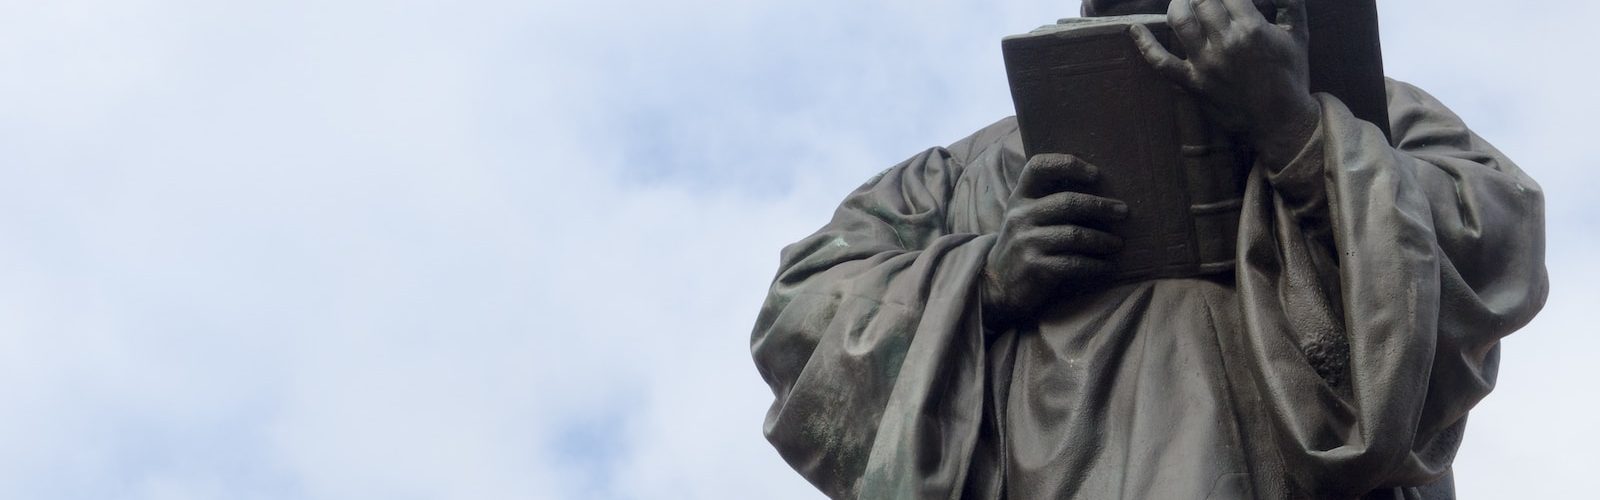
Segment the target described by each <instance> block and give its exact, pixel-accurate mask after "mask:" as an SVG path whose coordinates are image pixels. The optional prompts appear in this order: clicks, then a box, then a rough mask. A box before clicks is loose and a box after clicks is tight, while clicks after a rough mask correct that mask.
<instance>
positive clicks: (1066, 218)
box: [1022, 191, 1128, 227]
mask: <svg viewBox="0 0 1600 500" xmlns="http://www.w3.org/2000/svg"><path fill="white" fill-rule="evenodd" d="M1022 217H1023V218H1024V220H1026V221H1027V222H1028V223H1030V224H1032V225H1033V226H1034V227H1043V226H1053V225H1058V224H1090V225H1098V226H1103V225H1105V224H1109V223H1112V222H1117V221H1121V220H1123V219H1127V218H1128V205H1127V204H1126V203H1123V202H1121V201H1118V200H1113V199H1111V198H1106V197H1101V196H1095V195H1092V194H1085V193H1078V192H1072V191H1065V192H1060V193H1055V194H1052V195H1049V196H1045V197H1043V198H1039V199H1038V200H1036V201H1035V203H1033V204H1032V205H1031V206H1029V207H1028V209H1027V211H1025V212H1024V213H1023V214H1022Z"/></svg>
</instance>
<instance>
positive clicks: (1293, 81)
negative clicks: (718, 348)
mask: <svg viewBox="0 0 1600 500" xmlns="http://www.w3.org/2000/svg"><path fill="white" fill-rule="evenodd" d="M1302 1H1303V0H1257V1H1256V2H1252V0H1171V1H1170V6H1169V5H1168V3H1169V2H1168V1H1166V0H1121V1H1118V0H1087V1H1086V2H1085V5H1084V9H1083V10H1084V14H1085V15H1116V14H1132V13H1163V12H1164V13H1166V14H1167V16H1168V21H1169V24H1170V25H1171V26H1172V27H1173V29H1174V34H1175V37H1176V38H1177V41H1178V42H1180V43H1182V45H1183V47H1184V48H1185V50H1186V52H1187V54H1188V58H1187V59H1180V58H1178V57H1174V56H1173V55H1172V54H1170V53H1168V52H1167V51H1166V50H1165V49H1163V48H1162V46H1161V45H1160V44H1159V43H1156V42H1155V41H1154V40H1152V38H1151V37H1150V34H1149V33H1148V32H1145V31H1140V30H1134V31H1133V32H1132V33H1130V36H1133V37H1134V38H1135V39H1136V41H1137V43H1138V44H1139V47H1140V49H1141V51H1142V52H1143V53H1144V55H1145V58H1146V59H1147V60H1148V62H1149V63H1150V64H1152V65H1153V66H1154V67H1155V68H1156V69H1157V70H1159V71H1160V72H1161V73H1163V74H1164V75H1167V76H1168V77H1170V78H1171V79H1173V80H1174V81H1176V82H1178V83H1180V84H1182V85H1184V86H1185V87H1187V88H1189V89H1190V90H1191V91H1193V93H1194V94H1196V95H1197V96H1199V97H1200V98H1201V99H1203V100H1205V101H1207V102H1208V103H1209V104H1210V105H1211V107H1213V108H1215V109H1216V110H1217V111H1219V113H1220V115H1221V116H1223V117H1224V118H1225V120H1224V121H1225V122H1227V123H1229V124H1231V126H1232V128H1233V130H1234V132H1235V133H1236V134H1237V136H1238V137H1239V138H1241V140H1242V141H1243V142H1245V143H1247V145H1248V146H1249V147H1250V148H1251V149H1253V150H1254V151H1255V152H1256V157H1255V163H1254V167H1253V169H1252V171H1251V173H1250V176H1249V180H1248V182H1247V188H1246V191H1245V197H1244V206H1243V209H1242V213H1241V215H1240V220H1239V235H1238V239H1237V246H1238V250H1237V265H1236V268H1235V270H1234V272H1232V273H1228V274H1224V275H1220V276H1211V277H1201V278H1191V279H1159V280H1147V281H1141V282H1136V283H1110V284H1107V282H1106V281H1105V280H1103V279H1101V278H1102V277H1103V276H1105V274H1106V273H1107V272H1109V270H1108V266H1107V265H1106V264H1105V260H1104V257H1105V256H1106V255H1109V254H1110V253H1112V252H1115V251H1116V250H1117V248H1118V247H1119V245H1120V240H1119V239H1118V237H1117V235H1115V234H1112V233H1111V232H1109V231H1106V230H1105V224H1106V223H1107V222H1109V221H1115V220H1118V219H1119V218H1121V217H1123V216H1124V215H1125V213H1126V211H1127V207H1125V206H1124V205H1122V204H1121V203H1120V202H1119V201H1117V200H1112V199H1106V198H1100V197H1096V196H1093V195H1089V194H1084V193H1082V192H1080V191H1086V189H1082V188H1083V187H1086V186H1091V185H1092V184H1093V183H1094V182H1096V178H1097V177H1098V175H1099V172H1098V171H1097V169H1096V168H1095V166H1093V165H1089V164H1087V163H1085V162H1083V161H1081V160H1079V159H1077V158H1074V157H1072V156H1070V155H1039V156H1036V157H1033V158H1025V157H1024V156H1023V153H1022V147H1021V142H1020V139H1019V135H1018V133H1017V127H1016V124H1015V121H1014V120H1013V119H1009V118H1008V119H1005V120H1001V121H1000V122H998V123H995V124H993V125H990V126H988V127H986V128H984V129H982V130H980V131H978V132H977V133H975V134H973V135H972V136H970V137H968V138H966V139H963V140H961V141H958V142H956V143H955V144H952V145H950V146H949V147H944V148H933V149H929V150H927V151H925V152H923V153H921V154H918V155H916V156H915V157H913V158H911V159H909V160H907V161H905V162H904V163H901V164H899V165H897V166H894V167H893V168H890V169H889V170H887V171H885V172H883V173H882V174H880V175H878V176H877V177H874V178H873V179H871V180H870V181H868V182H867V183H866V184H865V185H864V186H862V187H861V188H860V189H858V190H856V191H855V192H854V193H852V194H850V196H849V197H848V198H847V199H846V200H845V201H844V202H843V204H842V205H841V206H840V207H839V208H838V211H837V212H836V213H835V215H834V218H833V220H832V221H831V222H830V223H829V224H828V225H826V226H824V227H823V228H822V229H820V230H819V231H817V232H816V233H815V234H813V235H811V236H810V237H807V238H806V239H804V240H801V241H800V242H798V243H795V244H793V245H791V246H789V247H788V248H786V249H785V250H784V252H783V255H782V264H781V268H780V270H779V272H778V275H777V278H776V279H775V280H774V282H773V285H772V288H771V292H770V295H769V296H768V298H767V301H766V304H765V305H764V307H763V309H762V311H761V315H760V317H759V319H758V322H757V324H756V327H755V331H754V333H753V336H752V339H751V349H752V351H753V354H754V356H755V360H756V364H757V366H758V367H759V369H760V371H761V374H762V376H763V377H765V379H766V381H767V383H768V384H770V385H771V387H772V389H773V391H774V393H775V395H776V401H775V402H774V403H773V406H772V408H771V411H770V412H769V413H768V415H767V419H766V424H765V432H766V435H767V437H768V439H769V440H770V441H771V442H772V444H773V445H774V446H775V447H776V448H777V449H778V451H779V452H780V453H781V454H782V456H783V457H784V458H785V459H786V460H787V461H788V462H789V463H790V464H791V465H792V466H794V467H795V469H797V470H798V471H799V472H800V473H801V474H803V475H804V476H805V477H806V478H807V479H809V480H810V481H811V482H812V483H813V484H814V485H816V486H817V487H818V488H820V489H821V490H823V491H824V492H825V493H827V494H828V495H829V496H832V497H835V498H858V497H859V498H874V499H877V498H978V499H997V498H1022V499H1033V498H1049V499H1056V498H1082V499H1189V498H1192V499H1206V498H1222V499H1234V498H1429V499H1434V498H1453V497H1454V492H1453V486H1452V484H1453V483H1452V478H1451V470H1450V464H1451V461H1452V459H1453V458H1454V455H1455V452H1456V449H1457V448H1458V447H1459V445H1460V443H1461V439H1462V435H1463V429H1464V427H1465V425H1466V416H1467V412H1468V410H1470V409H1471V408H1472V406H1473V405H1474V404H1476V403H1477V402H1478V401H1479V400H1480V399H1481V398H1483V397H1484V396H1485V395H1486V394H1488V393H1489V391H1490V390H1491V389H1492V388H1493V386H1494V380H1495V373H1496V368H1497V364H1498V359H1499V347H1498V345H1499V340H1500V339H1501V338H1502V337H1504V336H1505V335H1508V334H1510V333H1512V332H1513V331H1515V330H1517V329H1518V328H1520V327H1522V326H1523V325H1525V324H1526V323H1527V322H1528V321H1530V320H1531V319H1532V317H1533V316H1534V314H1535V313H1537V312H1538V311H1539V309H1540V308H1541V307H1542V305H1543V303H1544V299H1545V295H1546V292H1547V283H1546V277H1545V269H1544V229H1543V228H1544V221H1543V199H1542V195H1541V192H1540V188H1539V186H1538V184H1536V183H1535V182H1534V181H1533V179H1531V178H1529V177H1528V176H1527V175H1526V174H1524V173H1523V172H1522V171H1521V170H1520V169H1518V168H1517V166H1516V165H1514V164H1513V163H1512V162H1511V160H1509V159H1507V158H1506V157H1505V156H1504V155H1502V154H1501V153H1500V152H1499V151H1497V150H1495V148H1494V147H1493V146H1490V145H1489V144H1488V143H1486V142H1484V141H1483V139H1481V138H1479V137H1478V136H1477V135H1475V134H1473V133H1472V132H1471V131H1470V130H1468V129H1467V127H1466V126H1465V125H1464V124H1462V122H1461V120H1460V119H1459V118H1457V117H1456V116H1455V115H1454V114H1453V113H1451V112H1450V111H1449V110H1448V109H1446V108H1445V107H1444V106H1443V105H1442V104H1440V103H1439V102H1438V101H1436V100H1434V99H1433V98H1432V97H1431V96H1429V95H1428V94H1426V93H1424V92H1423V91H1421V90H1419V89H1417V88H1415V87H1412V86H1410V85H1408V84H1405V83H1401V82H1397V81H1393V80H1391V81H1389V82H1388V95H1389V103H1388V106H1389V112H1390V116H1389V120H1390V125H1391V127H1392V139H1390V138H1387V137H1385V135H1384V134H1383V132H1382V131H1380V129H1379V128H1378V127H1376V126H1374V125H1372V124H1371V123H1368V122H1365V121H1362V120H1360V119H1357V118H1356V117H1355V116H1354V115H1352V113H1351V112H1350V111H1349V110H1348V109H1347V107H1346V106H1345V105H1344V104H1343V103H1341V102H1340V101H1339V100H1338V99H1337V98H1334V97H1332V96H1329V95H1326V94H1312V93H1310V92H1308V91H1307V90H1306V89H1307V88H1308V82H1307V79H1308V77H1307V57H1306V49H1305V47H1306V26H1305V23H1304V19H1305V15H1304V7H1303V5H1302V4H1301V2H1302ZM1254 3H1262V4H1269V5H1265V7H1268V8H1267V10H1266V11H1267V12H1276V13H1277V15H1276V16H1273V17H1275V19H1271V20H1269V19H1268V16H1264V15H1263V14H1262V13H1261V11H1260V10H1258V6H1257V5H1254ZM1075 187H1076V189H1075Z"/></svg>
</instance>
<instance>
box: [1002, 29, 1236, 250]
mask: <svg viewBox="0 0 1600 500" xmlns="http://www.w3.org/2000/svg"><path fill="white" fill-rule="evenodd" d="M1134 23H1138V24H1143V25H1145V26H1146V27H1148V28H1150V30H1151V32H1152V33H1154V34H1155V35H1156V37H1157V38H1158V39H1160V40H1161V41H1162V42H1163V44H1165V45H1167V46H1168V47H1169V49H1171V50H1173V51H1174V53H1175V54H1177V55H1179V56H1180V57H1181V56H1182V55H1183V53H1182V51H1181V47H1178V46H1176V45H1177V44H1175V43H1171V37H1172V33H1171V30H1170V29H1169V28H1168V27H1167V25H1166V16H1159V15H1140V16H1116V17H1097V18H1078V19H1066V20H1063V21H1062V22H1061V23H1060V24H1056V25H1052V26H1045V27H1043V28H1040V29H1038V30H1035V31H1033V32H1031V33H1027V34H1023V35H1016V36H1011V37H1007V38H1006V39H1004V40H1003V41H1002V42H1001V45H1002V49H1003V51H1004V54H1005V62H1006V68H1007V73H1008V75H1009V77H1010V83H1011V93H1012V100H1013V102H1014V103H1015V105H1016V112H1017V122H1018V125H1019V126H1020V128H1021V133H1022V143H1023V148H1024V151H1025V153H1026V154H1027V155H1029V156H1032V155H1035V154H1039V153H1069V154H1073V155H1076V156H1078V157H1079V158H1082V159H1083V160H1085V161H1087V162H1089V163H1092V164H1094V165H1096V166H1098V167H1100V171H1101V180H1100V183H1099V185H1097V186H1095V188H1094V189H1091V190H1089V191H1090V192H1091V193H1093V194H1098V195H1101V196H1107V197H1111V198H1116V199H1119V200H1122V201H1124V202H1126V203H1127V204H1128V207H1129V217H1128V219H1127V220H1125V221H1123V222H1120V223H1117V224H1114V225H1112V227H1110V228H1109V229H1110V230H1111V231H1112V232H1114V233H1116V234H1118V235H1120V236H1122V238H1123V240H1124V242H1125V245H1124V248H1123V250H1122V251H1121V252H1119V253H1118V254H1117V255H1114V256H1113V257H1112V259H1111V260H1112V261H1113V263H1114V264H1116V265H1117V268H1118V276H1117V278H1118V280H1119V281H1137V280H1142V279H1153V278H1182V277H1192V276H1199V275H1207V274H1216V273H1221V272H1226V271H1228V270H1231V269H1232V268H1233V259H1234V248H1235V242H1234V240H1235V238H1236V235H1237V233H1238V217H1239V208H1240V204H1241V197H1242V195H1243V186H1244V178H1245V176H1246V175H1247V174H1248V172H1249V167H1250V164H1249V158H1248V155H1247V154H1245V153H1244V152H1242V150H1241V149H1240V148H1236V147H1235V145H1234V144H1233V143H1232V142H1231V141H1230V140H1229V138H1228V136H1227V134H1225V133H1224V132H1222V130H1221V128H1220V127H1218V126H1216V125H1215V124H1213V123H1211V122H1210V121H1209V120H1208V119H1207V118H1206V117H1205V115H1204V113H1202V112H1201V111H1200V108H1199V103H1198V102H1196V101H1195V99H1194V98H1193V97H1192V96H1191V95H1189V94H1188V93H1187V92H1186V91H1184V90H1183V89H1182V88H1180V87H1179V86H1178V85H1176V84H1174V83H1172V82H1170V81H1168V80H1167V79H1166V78H1164V77H1162V76H1161V75H1160V74H1158V73H1156V71H1155V70H1154V69H1152V68H1151V67H1150V66H1149V64H1148V63H1147V62H1146V61H1145V60H1144V57H1143V56H1142V55H1141V54H1140V53H1139V51H1138V49H1137V47H1135V45H1134V43H1133V40H1132V38H1131V37H1129V36H1128V33H1127V30H1128V26H1129V25H1131V24H1134Z"/></svg>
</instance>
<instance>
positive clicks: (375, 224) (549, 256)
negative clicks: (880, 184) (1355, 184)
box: [0, 0, 1600, 500]
mask: <svg viewBox="0 0 1600 500" xmlns="http://www.w3.org/2000/svg"><path fill="white" fill-rule="evenodd" d="M1542 4H1543V5H1548V6H1549V7H1545V8H1542V9H1541V12H1542V13H1541V14H1538V15H1535V14H1512V13H1507V12H1504V11H1503V10H1502V9H1503V6H1504V5H1508V4H1507V3H1506V2H1489V1H1486V0H1453V1H1446V0H1406V1H1405V2H1397V1H1391V2H1384V3H1383V6H1382V8H1383V14H1384V34H1385V36H1386V47H1385V48H1386V56H1387V58H1388V63H1389V64H1388V71H1389V73H1390V74H1391V75H1392V76H1395V77H1398V78H1401V79H1405V80H1408V81H1411V82H1413V83H1416V84H1418V85H1420V86H1422V87H1423V88H1425V89H1427V90H1429V91H1431V92H1432V93H1434V94H1435V95H1437V96H1438V97H1439V98H1440V99H1442V100H1443V101H1444V102H1445V103H1446V104H1448V105H1450V106H1451V107H1453V108H1454V109H1455V110H1456V111H1457V112H1459V113H1460V114H1461V115H1462V116H1463V117H1464V118H1465V119H1466V121H1467V122H1468V123H1469V124H1471V125H1472V126H1473V127H1474V128H1475V129H1476V130H1477V131H1478V132H1479V133H1480V134H1482V135H1483V136H1485V137H1486V138H1488V139H1489V140H1490V141H1491V142H1493V143H1495V144H1496V145H1498V146H1500V147H1501V148H1502V149H1503V150H1505V151H1506V152H1507V153H1508V154H1509V155H1510V156H1511V157H1512V158H1513V159H1515V160H1517V161H1518V162H1519V163H1520V164H1521V165H1522V167H1523V168H1524V169H1526V170H1527V171H1528V172H1530V173H1531V174H1532V175H1533V176H1534V177H1535V178H1536V179H1538V180H1539V181H1540V182H1541V183H1542V184H1543V185H1544V187H1545V188H1546V193H1547V198H1548V211H1549V214H1548V215H1549V233H1550V238H1549V240H1550V248H1549V258H1550V260H1549V266H1550V268H1551V271H1552V274H1553V283H1552V285H1553V292H1552V296H1551V300H1550V303H1549V306H1547V308H1546V311H1545V313H1544V314H1543V315H1542V316H1541V317H1540V318H1539V319H1538V320H1537V321H1536V322H1535V323H1534V325H1532V326H1531V327H1529V328H1528V329H1526V330H1524V331H1523V332H1521V333H1518V334H1517V335H1515V336H1513V337H1511V338H1510V339H1509V340H1507V342H1506V344H1505V351H1504V360H1503V365H1502V376H1501V386H1500V388H1499V390H1497V391H1496V393H1495V394H1493V395H1491V396H1490V397H1489V399H1487V400H1486V401H1485V402H1484V403H1482V404H1481V405H1480V407H1479V410H1478V411H1476V412H1474V415H1473V417H1472V424H1471V426H1470V427H1469V431H1468V438H1467V443H1466V445H1465V446H1464V447H1463V450H1462V452H1461V456H1460V458H1459V459H1458V461H1457V465H1458V480H1459V484H1460V489H1461V497H1462V498H1464V499H1474V498H1477V499H1496V498H1522V497H1533V496H1537V495H1536V494H1537V493H1545V494H1548V495H1549V497H1555V498H1561V497H1567V496H1570V495H1569V494H1570V493H1572V492H1576V491H1589V490H1591V489H1592V488H1589V487H1587V481H1586V480H1587V479H1588V477H1587V475H1588V474H1590V473H1591V471H1593V470H1595V469H1596V468H1600V459H1597V458H1595V454H1594V453H1593V452H1592V450H1594V449H1597V448H1600V437H1596V436H1595V434H1594V433H1593V432H1591V431H1590V430H1589V428H1590V426H1591V425H1592V424H1591V422H1592V420H1593V415H1595V414H1596V412H1597V411H1600V403H1597V401H1596V399H1595V397H1594V396H1590V395H1589V394H1591V393H1594V392H1595V391H1593V390H1592V387H1593V386H1594V385H1595V384H1594V382H1595V378H1596V376H1595V372H1594V370H1593V369H1592V368H1591V367H1592V366H1593V365H1594V364H1595V363H1593V362H1591V361H1589V360H1588V359H1587V358H1588V357H1590V356H1593V355H1594V354H1593V353H1597V352H1600V340H1597V338H1596V335H1594V333H1595V331H1596V328H1595V327H1593V326H1591V325H1592V318H1590V317H1589V316H1588V313H1590V312H1591V311H1592V310H1593V309H1594V307H1595V306H1597V305H1600V264H1597V263H1594V262H1589V261H1587V260H1586V257H1588V256H1590V255H1593V254H1594V250H1593V249H1594V248H1596V246H1597V244H1600V241H1597V231H1596V230H1597V228H1600V223H1597V222H1596V220H1597V219H1596V218H1597V217H1600V201H1597V200H1600V196H1597V194H1596V193H1597V188H1600V182H1597V181H1600V172H1597V168H1596V167H1600V153H1597V152H1596V151H1597V150H1596V149H1595V148H1593V147H1591V146H1590V143H1592V142H1593V141H1594V139H1593V138H1591V137H1590V136H1591V135H1592V132H1593V131H1594V129H1595V127H1594V126H1593V125H1591V123H1592V122H1593V120H1594V118H1593V117H1596V116H1600V101H1597V100H1596V98H1595V96H1594V94H1595V93H1594V91H1593V89H1592V88H1593V86H1594V82H1595V81H1596V76H1597V75H1600V72H1597V71H1596V70H1595V69H1593V63H1592V62H1590V61H1588V60H1587V58H1586V57H1584V56H1582V54H1585V53H1587V52H1590V50H1589V49H1588V48H1587V47H1589V46H1590V45H1592V43H1593V42H1592V38H1593V37H1592V36H1591V33H1590V32H1591V31H1592V30H1589V29H1587V28H1586V27H1584V26H1583V25H1582V23H1583V22H1584V20H1588V19H1596V18H1600V5H1597V4H1595V3H1594V2H1590V1H1587V0H1554V1H1549V2H1543V3H1542ZM1076 11H1077V7H1076V4H1075V3H1073V2H1069V1H1043V0H1023V1H1015V2H993V1H963V2H949V3H940V4H930V3H927V2H913V1H909V0H889V1H871V2H862V1H853V2H846V1H842V0H823V1H811V2H776V1H768V0H750V1H744V2H718V1H710V0H687V1H681V2H643V1H632V0H609V1H591V2H533V3H528V2H512V1H501V0H452V1H445V0H403V1H394V0H390V1H377V0H347V1H309V0H276V1H231V2H201V1H196V0H124V1H85V0H51V1H48V2H40V1H19V0H0V498H8V499H9V498H17V499H107V498H117V499H150V500H169V499H171V500H177V499H245V500H248V499H338V500H348V499H385V500H387V499H472V500H480V499H566V498H573V499H587V498H616V499H743V498H774V499H784V498H794V499H808V498H818V495H817V494H815V493H814V492H813V491H812V490H811V489H810V488H809V486H808V485H806V484H805V482H804V481H802V480H801V479H799V477H798V476H797V475H795V474H794V473H793V472H791V471H790V470H789V469H788V467H787V466H786V465H785V464H783V462H782V461H781V460H780V459H779V458H778V457H777V455H776V454H775V453H774V452H772V451H771V449H770V448H769V447H768V446H767V445H766V443H765V442H764V441H763V440H762V438H761V434H760V429H761V419H762V415H763V413H764V411H765V410H766V406H767V404H768V403H770V401H771V394H770V392H769V391H768V389H767V388H766V386H765V385H764V384H763V383H762V382H761V380H760V377H759V376H758V375H757V374H756V371H755V369H754V367H753V365H752V363H751V361H750V358H749V353H748V344H747V342H748V335H749V329H750V326H751V324H752V322H753V320H754V317H755V313H756V311H757V308H758V307H759V305H760V302H761V299H762V295H763V293H764V291H765V287H766V284H767V281H768V280H769V279H770V278H771V276H772V273H773V272H774V271H775V270H776V268H775V266H776V264H777V252H778V249H779V248H780V247H782V246H783V245H784V244H786V243H788V242H790V241H793V240H797V239H799V238H801V237H803V236H805V235H806V234H808V233H809V232H810V231H812V230H813V229H815V228H816V227H817V226H819V225H821V224H822V223H823V222H824V221H825V220H826V219H827V217H828V216H829V215H830V214H831V211H832V209H833V207H834V205H835V204H836V203H837V202H838V201H839V200H840V199H841V198H842V197H843V196H844V195H845V194H846V193H847V192H849V191H850V190H851V189H853V188H854V187H855V186H856V185H858V184H859V183H860V182H862V181H863V180H865V179H866V178H868V177H870V176H871V175H872V174H874V173H876V172H878V171H879V170H882V169H883V168H885V167H888V166H889V165H892V164H894V163H896V162H898V161H899V160H901V159H904V158H906V157H908V156H910V155H912V154H914V153H916V152H917V151H919V150H921V149H923V148H926V147H929V146H934V145H940V144H946V143H949V142H952V141H954V140H956V139H959V138H960V137H962V136H964V135H966V134H967V133H970V132H971V131H973V130H976V129H978V128H980V127H982V126H984V125H986V124H988V123H990V122H992V121H994V120H996V119H999V118H1001V117H1003V116H1005V115H1007V114H1009V113H1010V106H1011V105H1010V99H1009V95H1008V94H1007V92H1006V88H1005V77H1004V73H1003V71H1002V68H1001V62H1000V58H999V38H1000V37H1001V36H1003V35H1006V34H1011V33H1016V32H1021V31H1024V30H1027V29H1031V28H1033V27H1034V26H1036V25H1039V24H1042V23H1046V22H1050V21H1052V20H1054V19H1055V18H1056V17H1061V16H1065V15H1071V14H1074V13H1076ZM1552 13H1554V14H1556V15H1552ZM1580 65H1581V66H1580Z"/></svg>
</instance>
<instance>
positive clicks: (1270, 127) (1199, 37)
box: [1131, 0, 1322, 168]
mask: <svg viewBox="0 0 1600 500" xmlns="http://www.w3.org/2000/svg"><path fill="white" fill-rule="evenodd" d="M1271 3H1272V5H1273V6H1274V7H1275V8H1276V9H1277V16H1276V20H1275V21H1268V20H1267V18H1266V16H1263V15H1262V13H1261V11H1260V10H1258V9H1257V8H1256V6H1255V5H1254V3H1253V2H1252V1H1251V0H1172V3H1171V4H1170V5H1169V6H1168V7H1167V22H1168V24H1170V25H1171V26H1172V30H1173V33H1174V34H1175V35H1176V37H1177V39H1178V42H1179V43H1181V44H1183V48H1184V50H1185V51H1186V52H1188V55H1189V58H1188V59H1187V60H1184V59H1180V58H1178V57H1177V56H1174V55H1172V53H1171V52H1169V51H1167V49H1166V48H1165V47H1162V46H1161V43H1160V42H1158V41H1157V40H1156V39H1155V37H1154V36H1153V35H1152V34H1151V33H1150V30H1149V29H1147V28H1145V27H1144V26H1137V25H1136V26H1134V27H1133V28H1132V30H1131V34H1132V35H1133V37H1134V41H1135V43H1137V44H1138V46H1139V50H1140V52H1142V53H1143V54H1144V57H1145V59H1146V60H1148V61H1149V62H1150V64H1151V66H1153V67H1154V68H1155V69H1156V70H1157V71H1159V72H1161V73H1162V74H1164V75H1166V76H1167V77H1168V78H1170V79H1172V80H1173V81H1175V82H1178V83H1179V84H1181V85H1183V86H1184V87H1187V88H1189V89H1190V90H1191V91H1193V92H1195V93H1196V94H1198V95H1200V96H1201V97H1202V98H1204V99H1205V100H1206V101H1208V102H1209V104H1211V105H1212V107H1213V108H1215V109H1216V110H1217V111H1218V116H1217V118H1218V119H1219V121H1221V122H1222V124H1223V125H1225V126H1228V127H1229V128H1231V129H1233V130H1234V131H1235V132H1239V133H1242V134H1243V136H1244V137H1245V138H1246V139H1247V140H1249V141H1250V142H1251V145H1252V146H1254V147H1255V148H1256V151H1257V154H1258V155H1259V158H1260V159H1261V160H1262V161H1264V162H1266V163H1267V164H1268V165H1272V166H1274V167H1275V168H1278V167H1281V166H1283V165H1285V164H1287V163H1288V162H1289V161H1291V160H1293V159H1294V156H1295V155H1296V154H1298V153H1299V152H1300V149H1301V148H1302V147H1304V146H1305V144H1306V141H1307V140H1309V138H1310V136H1311V134H1312V133H1313V132H1314V131H1315V130H1316V125H1317V122H1318V120H1319V119H1320V118H1321V114H1322V111H1321V108H1320V107H1319V106H1318V105H1317V102H1316V100H1315V99H1314V98H1312V97H1311V92H1310V88H1311V86H1310V82H1311V77H1310V69H1309V62H1308V59H1307V56H1306V46H1307V41H1308V40H1309V36H1310V33H1309V32H1308V30H1307V27H1306V10H1305V2H1304V0H1273V1H1272V2H1271Z"/></svg>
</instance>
